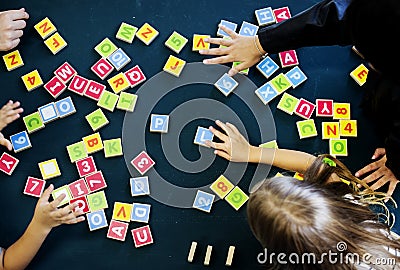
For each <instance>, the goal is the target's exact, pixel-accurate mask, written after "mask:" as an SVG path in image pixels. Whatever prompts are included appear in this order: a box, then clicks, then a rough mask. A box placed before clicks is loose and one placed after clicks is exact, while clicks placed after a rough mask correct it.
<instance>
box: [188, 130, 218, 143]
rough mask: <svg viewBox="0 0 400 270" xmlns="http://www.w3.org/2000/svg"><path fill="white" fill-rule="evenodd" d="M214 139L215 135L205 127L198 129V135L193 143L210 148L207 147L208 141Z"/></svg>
mask: <svg viewBox="0 0 400 270" xmlns="http://www.w3.org/2000/svg"><path fill="white" fill-rule="evenodd" d="M213 138H214V134H213V133H212V132H211V131H210V130H209V129H208V128H204V127H197V131H196V135H195V137H194V141H193V143H195V144H198V145H201V146H205V147H209V146H208V145H206V143H205V142H206V141H212V140H213Z"/></svg>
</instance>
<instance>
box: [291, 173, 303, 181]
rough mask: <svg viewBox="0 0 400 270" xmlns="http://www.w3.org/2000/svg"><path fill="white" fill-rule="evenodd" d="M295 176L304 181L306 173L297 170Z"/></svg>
mask: <svg viewBox="0 0 400 270" xmlns="http://www.w3.org/2000/svg"><path fill="white" fill-rule="evenodd" d="M293 178H295V179H297V180H300V181H302V180H304V174H302V173H299V172H296V173H295V174H294V175H293Z"/></svg>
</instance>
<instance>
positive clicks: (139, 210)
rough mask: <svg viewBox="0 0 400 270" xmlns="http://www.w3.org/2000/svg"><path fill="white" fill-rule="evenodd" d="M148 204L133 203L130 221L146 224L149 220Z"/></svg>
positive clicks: (149, 206)
mask: <svg viewBox="0 0 400 270" xmlns="http://www.w3.org/2000/svg"><path fill="white" fill-rule="evenodd" d="M150 208H151V205H150V204H145V203H133V207H132V214H131V220H132V221H135V222H143V223H148V222H149V218H150Z"/></svg>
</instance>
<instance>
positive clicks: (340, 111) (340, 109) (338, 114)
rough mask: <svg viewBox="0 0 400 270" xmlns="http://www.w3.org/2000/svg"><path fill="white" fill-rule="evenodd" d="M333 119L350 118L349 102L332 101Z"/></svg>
mask: <svg viewBox="0 0 400 270" xmlns="http://www.w3.org/2000/svg"><path fill="white" fill-rule="evenodd" d="M333 119H350V103H337V102H334V103H333Z"/></svg>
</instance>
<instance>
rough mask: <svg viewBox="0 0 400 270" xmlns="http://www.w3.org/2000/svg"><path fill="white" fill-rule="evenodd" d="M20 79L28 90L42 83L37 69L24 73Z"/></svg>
mask: <svg viewBox="0 0 400 270" xmlns="http://www.w3.org/2000/svg"><path fill="white" fill-rule="evenodd" d="M21 79H22V81H23V82H24V85H25V87H26V90H28V92H30V91H32V90H33V89H36V88H38V87H40V86H42V85H43V80H42V77H40V74H39V71H38V70H37V69H35V70H33V71H31V72H29V73H27V74H25V75H24V76H22V77H21Z"/></svg>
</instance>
